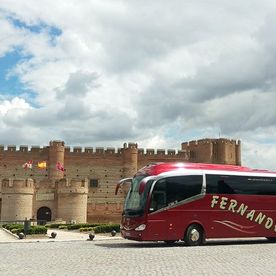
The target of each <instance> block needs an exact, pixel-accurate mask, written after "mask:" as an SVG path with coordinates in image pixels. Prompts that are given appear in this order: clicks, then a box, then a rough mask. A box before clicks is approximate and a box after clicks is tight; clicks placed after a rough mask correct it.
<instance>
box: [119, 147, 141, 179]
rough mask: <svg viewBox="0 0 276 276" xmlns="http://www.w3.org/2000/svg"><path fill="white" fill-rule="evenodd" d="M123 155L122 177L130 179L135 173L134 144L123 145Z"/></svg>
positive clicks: (136, 155)
mask: <svg viewBox="0 0 276 276" xmlns="http://www.w3.org/2000/svg"><path fill="white" fill-rule="evenodd" d="M122 154H123V177H131V176H133V175H134V174H135V173H136V172H137V164H138V146H137V144H134V143H128V145H127V143H124V147H123V149H122Z"/></svg>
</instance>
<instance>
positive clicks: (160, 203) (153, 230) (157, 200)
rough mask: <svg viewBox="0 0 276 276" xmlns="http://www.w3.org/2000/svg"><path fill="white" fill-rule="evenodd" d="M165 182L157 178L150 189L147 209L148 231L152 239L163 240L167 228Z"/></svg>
mask: <svg viewBox="0 0 276 276" xmlns="http://www.w3.org/2000/svg"><path fill="white" fill-rule="evenodd" d="M165 184H166V183H165V182H164V181H162V180H159V181H158V182H156V183H155V186H154V188H153V190H152V193H151V196H150V202H149V210H148V220H147V222H148V226H147V227H148V231H149V232H148V233H149V235H150V237H151V238H152V239H153V240H165V239H166V236H167V234H166V232H167V231H166V229H167V214H166V213H167V210H166V209H164V208H165V207H166V206H167V194H166V186H165Z"/></svg>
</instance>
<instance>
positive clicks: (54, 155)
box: [48, 141, 64, 180]
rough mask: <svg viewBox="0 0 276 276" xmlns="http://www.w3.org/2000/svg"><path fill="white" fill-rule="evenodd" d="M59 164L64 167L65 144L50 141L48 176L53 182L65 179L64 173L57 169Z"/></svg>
mask: <svg viewBox="0 0 276 276" xmlns="http://www.w3.org/2000/svg"><path fill="white" fill-rule="evenodd" d="M58 162H59V163H60V164H61V165H64V142H63V141H50V147H49V166H48V169H49V174H48V175H49V179H51V180H59V179H62V178H63V177H64V172H63V171H61V170H58V169H57V168H56V166H57V164H58Z"/></svg>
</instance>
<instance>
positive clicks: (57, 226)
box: [45, 223, 68, 228]
mask: <svg viewBox="0 0 276 276" xmlns="http://www.w3.org/2000/svg"><path fill="white" fill-rule="evenodd" d="M61 225H68V224H64V223H52V224H46V225H45V227H47V228H59V227H60V226H61Z"/></svg>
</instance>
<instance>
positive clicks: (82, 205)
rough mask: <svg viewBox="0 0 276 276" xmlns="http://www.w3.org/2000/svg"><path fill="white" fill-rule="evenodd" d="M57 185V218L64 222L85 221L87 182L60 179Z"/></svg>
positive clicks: (85, 180)
mask: <svg viewBox="0 0 276 276" xmlns="http://www.w3.org/2000/svg"><path fill="white" fill-rule="evenodd" d="M56 185H57V195H58V202H57V217H58V218H61V219H62V220H65V221H66V222H71V221H75V222H77V223H85V222H86V221H87V195H88V180H87V179H84V180H80V179H71V181H69V180H68V179H61V180H59V181H57V182H56Z"/></svg>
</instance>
